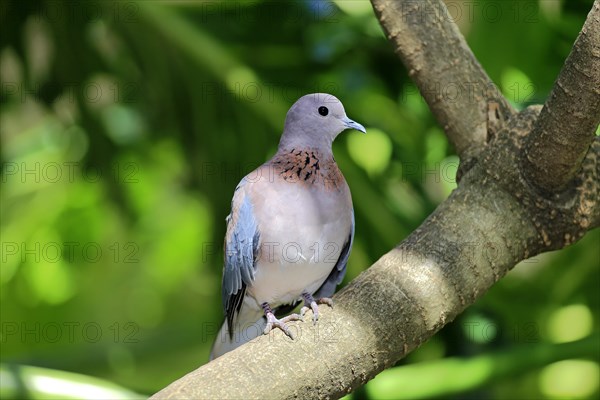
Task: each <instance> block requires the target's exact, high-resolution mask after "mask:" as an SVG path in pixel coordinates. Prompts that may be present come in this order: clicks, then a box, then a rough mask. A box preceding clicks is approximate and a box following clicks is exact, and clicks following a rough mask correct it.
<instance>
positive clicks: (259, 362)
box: [154, 107, 600, 399]
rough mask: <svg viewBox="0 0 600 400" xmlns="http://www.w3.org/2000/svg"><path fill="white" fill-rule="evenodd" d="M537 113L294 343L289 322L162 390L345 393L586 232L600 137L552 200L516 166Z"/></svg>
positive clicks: (598, 211)
mask: <svg viewBox="0 0 600 400" xmlns="http://www.w3.org/2000/svg"><path fill="white" fill-rule="evenodd" d="M538 113H539V107H532V108H531V109H527V110H525V111H523V112H522V113H521V114H519V115H516V116H515V117H513V118H511V119H510V120H509V121H508V126H507V128H504V129H502V130H501V131H499V132H498V135H497V137H495V138H494V140H492V141H491V142H490V143H489V145H488V146H486V148H485V150H484V152H483V153H482V154H481V158H480V159H481V162H479V163H477V164H476V165H475V166H474V167H473V168H472V169H471V170H469V171H468V172H467V174H466V175H465V177H464V178H463V180H462V182H461V185H460V186H459V188H458V189H457V190H455V191H454V192H453V193H452V195H451V196H450V198H449V199H448V200H446V201H445V202H444V203H442V204H441V205H440V206H439V207H438V209H437V210H436V211H435V213H434V214H432V215H431V216H430V217H429V218H428V219H427V220H426V221H425V222H424V223H423V224H422V225H421V227H420V228H419V229H417V230H416V231H415V232H414V233H413V234H411V235H410V236H409V237H408V238H407V239H406V240H405V241H404V242H403V243H401V244H400V245H399V246H398V247H397V248H395V249H393V250H392V251H390V252H389V253H387V254H386V255H384V256H383V257H382V258H381V259H380V260H379V261H377V263H375V264H374V265H373V266H372V267H370V268H369V269H368V270H367V271H365V272H363V273H362V274H361V275H360V276H359V277H358V278H356V279H355V280H354V281H352V282H351V283H350V284H349V285H348V286H346V287H345V288H344V289H343V290H342V291H341V292H340V293H338V294H337V295H336V296H335V308H334V309H333V310H329V309H325V308H322V316H321V319H320V320H319V322H318V324H317V325H316V326H313V325H312V323H311V322H310V321H306V322H300V323H294V324H293V325H292V326H293V329H296V336H297V338H296V340H294V341H292V340H290V339H288V338H286V337H285V336H284V335H283V334H282V333H281V332H279V331H277V332H274V333H272V334H271V335H270V336H262V337H259V338H258V339H256V340H255V341H253V342H252V343H250V344H248V345H244V346H242V347H240V348H238V349H236V350H234V351H232V352H230V353H227V354H225V355H224V356H222V357H220V358H218V359H216V360H215V361H213V362H210V363H208V364H206V365H204V366H203V367H201V368H199V369H197V370H196V371H194V372H192V373H190V374H188V375H186V376H185V377H183V378H181V379H179V380H178V381H176V382H174V383H173V384H171V385H170V386H168V387H167V388H165V389H163V390H162V391H160V392H158V393H157V394H156V395H155V396H154V398H175V399H185V398H194V399H200V398H211V399H212V398H226V399H233V398H243V399H254V398H317V397H318V398H337V397H341V396H342V395H344V394H346V393H348V392H350V391H352V390H353V389H355V388H357V387H358V386H360V385H362V384H364V383H365V382H367V381H368V380H369V379H371V378H373V377H374V376H375V375H376V374H377V373H378V372H380V371H382V370H383V369H385V368H388V367H390V366H392V365H393V364H394V363H395V362H396V361H397V360H399V359H400V358H402V357H403V356H405V355H406V354H407V353H408V352H410V351H411V350H413V349H415V348H416V347H417V346H419V344H421V343H423V342H424V341H426V340H427V339H428V338H430V337H431V336H432V335H433V334H434V333H435V332H437V331H438V330H439V329H440V328H442V327H443V326H444V325H445V324H446V323H448V322H450V321H452V319H454V317H455V316H456V315H457V314H458V313H460V312H461V311H462V310H464V309H465V308H466V307H467V306H469V305H470V304H472V303H473V302H474V301H475V300H476V299H477V298H478V297H480V296H481V295H482V294H483V293H485V291H486V290H487V289H489V288H490V287H491V286H492V285H493V284H494V283H495V282H496V281H497V280H498V279H500V278H501V277H502V276H504V275H505V274H506V273H507V272H508V271H509V270H510V269H511V268H512V267H513V266H514V265H515V264H516V263H517V262H518V261H519V260H522V259H525V258H528V257H531V256H533V255H535V254H537V253H540V252H542V251H547V250H550V249H554V248H559V247H563V246H565V245H566V244H570V243H573V242H574V241H576V240H577V239H579V238H580V237H582V236H583V234H584V233H585V232H586V230H587V229H589V228H590V225H591V223H590V221H593V220H598V215H600V207H599V205H598V199H599V198H600V196H598V194H599V190H598V187H599V184H598V182H599V180H598V178H599V177H598V175H599V163H598V157H599V156H600V140H598V141H596V142H595V145H594V146H593V148H592V151H590V152H589V153H588V156H587V157H586V160H585V162H584V168H582V169H581V171H580V174H581V176H580V177H579V182H580V187H578V188H577V189H576V190H573V191H572V192H570V194H569V196H568V197H564V198H561V199H555V200H554V201H552V202H551V201H548V200H546V199H544V198H541V197H538V195H537V194H535V193H530V192H531V190H530V186H529V185H528V183H527V182H525V180H524V179H523V178H522V177H521V176H520V174H519V172H518V170H517V169H516V168H515V167H514V166H515V165H516V164H515V162H516V160H517V159H518V157H519V154H520V149H521V147H522V145H523V140H524V139H525V138H526V135H527V133H528V132H530V131H531V129H532V126H533V123H534V121H535V119H536V118H537V115H538ZM582 220H587V221H588V223H586V224H581V223H580V221H582ZM465 227H468V228H465Z"/></svg>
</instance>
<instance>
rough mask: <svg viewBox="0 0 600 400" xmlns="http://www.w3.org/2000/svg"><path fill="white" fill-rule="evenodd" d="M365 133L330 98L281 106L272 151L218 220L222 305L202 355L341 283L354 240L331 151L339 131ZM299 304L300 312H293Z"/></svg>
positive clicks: (219, 350) (323, 299)
mask: <svg viewBox="0 0 600 400" xmlns="http://www.w3.org/2000/svg"><path fill="white" fill-rule="evenodd" d="M346 129H354V130H358V131H361V132H363V133H366V129H365V127H364V126H363V125H361V124H359V123H358V122H355V121H353V120H351V119H350V118H348V117H347V116H346V112H345V110H344V106H343V105H342V103H341V102H340V100H338V99H337V98H336V97H335V96H333V95H331V94H327V93H312V94H307V95H305V96H302V97H301V98H300V99H298V100H297V101H296V102H295V103H294V104H293V105H292V107H291V108H290V109H289V111H288V112H287V115H286V118H285V123H284V129H283V133H282V135H281V138H280V141H279V146H278V148H277V152H276V153H275V155H274V156H273V157H272V158H271V159H270V160H269V161H267V162H266V163H264V164H263V165H261V166H260V167H258V168H257V169H255V170H254V171H252V172H251V173H249V174H248V175H246V176H245V177H244V178H243V179H242V180H241V181H240V183H239V184H238V185H237V187H236V188H235V191H234V195H233V199H232V202H231V213H230V214H229V215H228V216H227V218H226V223H227V230H226V234H225V240H224V250H225V251H224V253H225V254H224V267H223V280H222V287H221V290H222V302H223V308H224V311H225V321H224V322H223V324H222V326H221V329H220V331H219V333H218V335H217V338H216V339H215V342H214V344H213V347H212V350H211V354H210V359H211V360H213V359H215V358H217V357H220V356H221V355H223V354H225V353H227V352H229V351H231V350H233V349H235V348H237V347H239V346H241V345H242V344H244V343H246V342H249V341H251V340H252V339H254V338H257V337H259V336H260V335H261V334H268V333H269V332H270V331H271V330H272V329H276V328H277V329H281V330H282V331H283V332H284V333H285V334H286V335H287V336H288V337H290V338H291V339H294V334H293V332H292V330H290V328H289V326H288V324H289V322H291V321H297V320H303V317H304V315H305V314H306V313H307V312H308V311H312V313H313V323H315V324H316V323H317V320H318V318H319V304H326V305H329V306H333V302H332V300H331V296H332V295H333V294H334V292H335V289H336V286H337V285H338V284H340V283H341V282H342V279H343V278H344V275H345V273H346V265H347V263H348V257H349V255H350V250H351V248H352V243H353V240H354V209H353V205H352V197H351V194H350V189H349V187H348V184H347V183H346V180H345V179H344V176H343V175H342V172H341V171H340V169H339V167H338V165H337V163H336V162H335V159H334V157H333V151H332V143H333V141H334V139H335V138H336V137H337V136H338V135H339V134H340V133H341V132H342V131H344V130H346ZM301 301H303V302H304V306H303V307H302V308H301V310H300V314H299V315H298V314H290V315H287V316H285V317H282V318H278V317H277V316H276V315H280V314H282V313H285V312H290V311H292V310H293V309H294V308H295V307H296V306H297V305H298V304H299V303H300V302H301Z"/></svg>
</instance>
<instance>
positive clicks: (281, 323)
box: [264, 312, 303, 340]
mask: <svg viewBox="0 0 600 400" xmlns="http://www.w3.org/2000/svg"><path fill="white" fill-rule="evenodd" d="M266 317H267V326H266V327H265V330H264V334H265V335H268V334H269V332H271V331H272V330H273V328H279V329H281V330H282V331H283V333H285V334H286V336H288V337H289V338H290V339H292V340H293V339H294V334H293V333H292V331H290V328H288V326H287V325H286V323H287V322H290V321H299V320H300V321H303V319H302V315H298V314H290V315H288V316H287V317H283V318H281V319H277V318H276V317H275V315H274V314H273V313H271V312H269V313H267V314H266Z"/></svg>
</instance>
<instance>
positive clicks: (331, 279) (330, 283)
mask: <svg viewBox="0 0 600 400" xmlns="http://www.w3.org/2000/svg"><path fill="white" fill-rule="evenodd" d="M353 241H354V210H352V226H351V227H350V233H349V234H348V239H346V243H344V247H342V251H341V252H340V257H339V258H338V260H337V262H336V264H335V267H333V269H332V270H331V272H330V273H329V276H328V277H327V279H325V282H323V284H322V285H321V287H320V288H319V289H317V291H316V292H315V294H314V297H315V298H316V299H320V298H322V297H331V296H333V294H334V293H335V288H336V286H337V285H339V284H340V283H342V280H343V279H344V275H346V264H348V258H349V257H350V250H351V249H352V242H353Z"/></svg>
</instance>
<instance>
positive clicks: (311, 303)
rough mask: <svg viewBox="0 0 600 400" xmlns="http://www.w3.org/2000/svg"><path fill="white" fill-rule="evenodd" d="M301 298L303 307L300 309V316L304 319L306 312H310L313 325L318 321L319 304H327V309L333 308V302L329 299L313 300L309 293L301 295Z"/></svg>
mask: <svg viewBox="0 0 600 400" xmlns="http://www.w3.org/2000/svg"><path fill="white" fill-rule="evenodd" d="M302 298H303V299H304V307H302V308H301V309H300V316H301V317H304V314H306V312H307V311H308V310H312V312H313V324H316V323H317V320H318V319H319V304H327V305H328V306H329V307H333V300H331V299H330V298H329V297H321V298H320V299H317V300H315V299H314V298H313V297H312V295H311V294H310V293H302Z"/></svg>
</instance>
